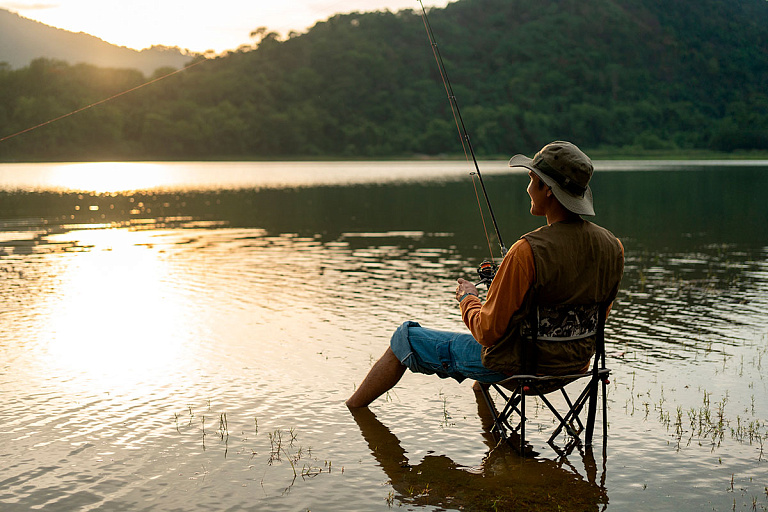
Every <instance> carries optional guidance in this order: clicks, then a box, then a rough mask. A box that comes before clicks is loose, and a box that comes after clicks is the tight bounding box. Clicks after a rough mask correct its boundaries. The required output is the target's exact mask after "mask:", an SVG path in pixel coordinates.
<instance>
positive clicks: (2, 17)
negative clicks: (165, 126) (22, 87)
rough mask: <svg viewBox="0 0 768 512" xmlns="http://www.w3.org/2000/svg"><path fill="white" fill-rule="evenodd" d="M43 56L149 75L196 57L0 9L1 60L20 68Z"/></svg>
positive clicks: (177, 65) (179, 51)
mask: <svg viewBox="0 0 768 512" xmlns="http://www.w3.org/2000/svg"><path fill="white" fill-rule="evenodd" d="M40 57H47V58H49V59H57V60H63V61H65V62H68V63H69V64H80V63H86V64H93V65H94V66H100V67H105V68H128V69H138V70H139V71H141V72H142V73H144V74H145V75H150V74H152V73H153V72H154V71H155V70H156V69H157V68H161V67H173V68H176V69H179V68H181V67H184V65H185V64H187V63H188V62H189V61H191V59H192V56H190V55H186V54H184V53H183V52H182V51H181V50H180V49H178V48H168V47H164V46H153V47H152V48H149V49H146V50H141V51H137V50H133V49H131V48H126V47H124V46H116V45H113V44H110V43H107V42H106V41H103V40H101V39H99V38H98V37H95V36H91V35H88V34H85V33H83V32H80V33H75V32H70V31H67V30H63V29H59V28H55V27H51V26H49V25H45V24H43V23H40V22H38V21H34V20H30V19H27V18H24V17H22V16H19V15H18V14H16V13H13V12H10V11H8V10H5V9H0V63H2V62H6V63H7V64H8V65H10V66H11V67H12V68H16V69H18V68H22V67H25V66H27V65H29V63H30V62H32V61H33V60H34V59H37V58H40Z"/></svg>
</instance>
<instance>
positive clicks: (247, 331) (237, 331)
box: [0, 161, 768, 511]
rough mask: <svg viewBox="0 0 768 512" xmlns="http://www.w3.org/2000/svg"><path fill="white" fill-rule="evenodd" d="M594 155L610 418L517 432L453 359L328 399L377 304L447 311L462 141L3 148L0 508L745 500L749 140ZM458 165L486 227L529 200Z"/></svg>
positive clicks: (761, 443)
mask: <svg viewBox="0 0 768 512" xmlns="http://www.w3.org/2000/svg"><path fill="white" fill-rule="evenodd" d="M596 167H597V173H596V176H595V178H594V180H593V190H594V194H595V198H596V199H595V206H596V210H597V213H598V215H597V217H596V218H595V221H596V222H598V223H599V224H601V225H603V226H605V227H607V228H609V229H611V230H612V231H613V232H614V233H615V234H616V235H617V236H618V237H619V238H620V239H621V240H622V242H623V243H624V246H625V248H626V272H625V276H624V280H623V284H622V289H621V292H620V294H619V297H618V301H617V303H616V305H615V307H614V310H613V313H612V315H611V318H610V319H609V324H608V328H607V333H608V340H609V341H608V363H609V366H610V367H611V368H612V371H613V374H612V377H611V384H610V386H609V400H608V408H609V411H608V412H609V436H608V440H607V445H606V447H605V453H604V454H603V449H602V447H603V443H602V441H601V439H600V438H599V437H598V438H597V442H596V449H595V452H594V454H591V453H590V452H586V453H585V452H583V451H579V450H576V451H574V452H572V453H570V454H569V455H567V456H565V457H560V456H558V454H557V453H556V452H555V451H553V450H552V449H551V448H550V447H548V446H547V445H546V443H545V439H546V436H545V435H544V434H543V433H539V432H537V429H536V428H535V425H536V424H537V423H536V422H539V424H541V425H542V427H544V426H547V425H548V424H549V423H550V421H551V420H550V418H549V417H548V416H547V415H546V414H545V413H544V412H541V413H539V414H537V415H536V417H535V418H534V419H533V420H532V423H531V425H534V427H533V428H531V429H530V430H531V435H532V439H531V440H532V444H533V445H534V447H535V448H536V450H537V451H538V452H539V455H538V456H537V457H536V458H534V459H528V460H525V459H521V458H520V457H518V456H517V455H516V454H515V452H514V451H512V450H511V449H509V448H507V447H505V446H500V447H497V448H496V449H493V450H492V448H493V447H494V445H495V443H494V441H493V439H492V438H491V437H490V436H489V435H488V434H487V433H486V432H485V430H484V427H485V426H487V417H486V415H485V414H484V413H483V412H484V411H483V409H482V408H478V404H477V402H476V399H475V396H474V394H473V392H472V391H471V383H469V382H465V383H463V384H461V385H459V384H457V383H455V382H453V381H448V380H440V379H437V378H434V377H427V376H420V375H413V374H410V373H408V374H406V375H405V377H404V378H403V380H402V381H401V382H400V384H399V385H398V386H397V387H396V388H395V389H394V390H393V391H392V392H390V393H389V394H388V395H387V396H385V397H383V398H382V399H380V400H378V401H376V402H374V404H372V406H371V408H370V411H362V412H360V413H357V414H355V415H353V414H351V413H350V412H349V410H348V409H347V408H346V407H345V405H344V400H345V399H346V398H347V397H348V396H349V395H350V394H351V393H352V392H353V390H354V389H355V386H356V385H357V384H358V383H359V382H360V381H361V380H362V378H363V376H364V375H365V373H366V372H367V370H368V369H369V368H370V366H371V365H372V363H373V362H374V361H375V359H376V358H378V356H379V355H380V354H381V353H382V352H383V351H384V350H385V348H386V347H387V343H388V340H389V337H390V335H391V332H392V330H393V329H394V328H395V327H396V326H397V325H399V324H400V323H401V322H402V321H404V320H408V319H413V320H418V321H419V322H421V323H422V324H423V325H427V326H430V327H435V328H444V329H452V330H463V329H464V327H463V324H462V322H461V318H460V315H459V311H458V309H457V307H456V305H455V301H454V300H453V290H454V288H455V279H456V278H457V277H461V276H473V275H474V272H475V268H476V267H477V264H478V263H479V262H480V261H481V260H483V259H484V258H487V257H488V255H489V254H488V253H489V251H488V243H487V242H486V239H485V235H484V234H483V228H482V224H481V221H480V215H479V213H478V208H477V204H476V199H475V192H474V189H473V186H472V180H471V178H470V177H469V176H468V170H467V166H466V163H456V162H433V161H430V162H344V163H337V162H325V163H313V162H305V163H237V162H233V163H119V164H31V165H29V164H13V165H8V164H6V165H2V166H0V258H1V261H2V265H1V267H0V268H1V270H0V271H1V272H2V278H3V279H2V281H0V315H2V322H1V323H0V399H1V400H2V405H0V509H2V510H3V511H6V510H10V511H16V510H19V511H21V510H24V511H26V510H35V509H43V508H44V509H45V510H54V511H57V510H61V511H70V510H109V511H113V510H164V511H165V510H185V511H186V510H196V509H199V510H206V511H208V510H291V511H298V510H313V511H318V510H320V511H324V510H327V511H334V510H389V509H406V510H494V509H498V510H508V509H516V508H517V509H527V508H531V509H538V510H596V509H600V510H603V509H608V510H675V511H677V510H684V511H699V510H768V453H766V452H768V398H767V397H768V393H767V392H768V389H767V388H768V381H767V379H766V377H765V375H766V374H768V371H766V369H767V368H768V314H767V313H768V201H766V194H768V162H764V161H763V162H597V164H596ZM481 169H482V170H483V173H484V176H485V181H486V186H487V188H488V190H489V193H490V195H491V200H492V202H493V205H494V209H495V213H496V217H497V219H498V221H499V226H500V228H501V230H502V234H503V236H504V238H505V241H506V243H507V244H508V245H511V243H512V242H513V241H514V240H515V239H516V238H517V237H518V236H520V235H521V234H522V233H524V232H526V231H528V230H531V229H534V228H535V227H538V226H539V225H541V219H537V218H533V217H531V216H530V215H528V204H529V200H528V197H527V195H526V193H525V186H526V183H527V177H526V175H525V174H522V173H513V172H510V171H509V170H508V169H507V168H506V166H505V163H504V162H483V163H481ZM486 216H487V214H486ZM492 246H493V247H494V248H495V247H496V246H495V244H492ZM479 413H480V414H479ZM599 428H600V426H599V424H598V429H599Z"/></svg>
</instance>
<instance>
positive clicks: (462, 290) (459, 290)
mask: <svg viewBox="0 0 768 512" xmlns="http://www.w3.org/2000/svg"><path fill="white" fill-rule="evenodd" d="M458 283H459V285H458V286H457V287H456V300H457V301H458V302H461V299H462V298H463V297H464V296H465V295H466V294H468V293H469V294H472V295H474V296H475V297H477V296H478V291H477V287H476V286H475V285H474V284H473V283H471V282H470V281H467V280H466V279H462V278H461V277H460V278H459V279H458Z"/></svg>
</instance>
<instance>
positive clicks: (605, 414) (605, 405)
mask: <svg viewBox="0 0 768 512" xmlns="http://www.w3.org/2000/svg"><path fill="white" fill-rule="evenodd" d="M602 383H603V449H605V445H606V442H607V441H608V393H607V391H608V384H607V383H606V381H605V379H603V381H602Z"/></svg>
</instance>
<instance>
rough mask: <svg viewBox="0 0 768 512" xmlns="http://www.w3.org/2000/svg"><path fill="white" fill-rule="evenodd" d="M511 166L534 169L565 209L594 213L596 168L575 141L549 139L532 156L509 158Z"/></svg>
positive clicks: (581, 213) (580, 212)
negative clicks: (593, 177) (591, 180)
mask: <svg viewBox="0 0 768 512" xmlns="http://www.w3.org/2000/svg"><path fill="white" fill-rule="evenodd" d="M509 166H510V167H525V168H526V169H529V170H531V171H533V172H534V173H535V174H536V176H538V177H539V179H541V181H543V182H544V183H545V184H546V185H547V186H548V187H550V188H551V189H552V193H553V194H555V198H557V200H558V201H560V204H562V205H563V206H564V207H565V208H567V209H568V210H570V211H572V212H573V213H578V214H579V215H590V216H591V215H594V214H595V209H594V206H593V205H592V189H590V188H589V180H590V179H591V178H592V173H593V172H594V167H593V165H592V160H590V159H589V157H588V156H587V155H585V154H584V153H583V152H582V151H581V150H580V149H579V148H578V147H576V145H575V144H573V143H571V142H565V141H562V140H558V141H555V142H550V143H549V144H547V145H546V146H544V147H543V148H541V151H539V152H538V153H536V154H535V155H534V156H533V158H528V157H527V156H525V155H515V156H513V157H512V158H511V159H510V160H509Z"/></svg>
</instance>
